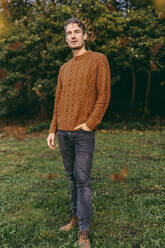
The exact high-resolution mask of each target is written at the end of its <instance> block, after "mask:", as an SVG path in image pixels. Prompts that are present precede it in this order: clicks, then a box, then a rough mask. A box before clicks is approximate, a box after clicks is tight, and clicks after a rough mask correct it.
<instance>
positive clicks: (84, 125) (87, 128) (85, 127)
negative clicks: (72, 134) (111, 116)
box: [74, 123, 92, 132]
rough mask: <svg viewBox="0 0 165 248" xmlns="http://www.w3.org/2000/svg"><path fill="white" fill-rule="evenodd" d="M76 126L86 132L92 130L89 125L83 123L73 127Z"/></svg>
mask: <svg viewBox="0 0 165 248" xmlns="http://www.w3.org/2000/svg"><path fill="white" fill-rule="evenodd" d="M78 128H81V129H83V130H85V131H88V132H91V131H92V130H91V129H90V128H89V127H87V125H86V124H85V123H82V124H80V125H79V126H77V127H75V128H74V129H78Z"/></svg>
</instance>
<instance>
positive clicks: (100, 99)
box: [86, 55, 111, 130]
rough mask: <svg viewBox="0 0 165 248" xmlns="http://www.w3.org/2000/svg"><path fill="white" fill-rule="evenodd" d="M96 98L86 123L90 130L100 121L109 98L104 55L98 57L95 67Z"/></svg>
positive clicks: (109, 83) (109, 72)
mask: <svg viewBox="0 0 165 248" xmlns="http://www.w3.org/2000/svg"><path fill="white" fill-rule="evenodd" d="M96 87H97V99H96V103H95V105H94V108H93V111H92V113H91V115H90V116H89V118H88V120H87V122H86V125H87V127H89V128H90V129H91V130H93V129H94V128H96V127H97V125H98V124H99V123H100V122H101V120H102V118H103V116H104V114H105V112H106V109H107V107H108V105H109V102H110V98H111V71H110V66H109V63H108V60H107V58H106V56H105V55H102V56H101V58H99V64H98V67H97V81H96Z"/></svg>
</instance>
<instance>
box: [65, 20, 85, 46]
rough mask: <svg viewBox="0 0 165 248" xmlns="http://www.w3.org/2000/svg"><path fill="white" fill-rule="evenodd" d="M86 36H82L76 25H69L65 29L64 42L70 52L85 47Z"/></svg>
mask: <svg viewBox="0 0 165 248" xmlns="http://www.w3.org/2000/svg"><path fill="white" fill-rule="evenodd" d="M86 39H87V34H86V33H85V34H83V32H82V30H81V28H80V27H79V26H78V24H77V23H71V24H68V25H67V28H66V42H67V43H68V46H69V47H70V48H71V49H72V50H78V49H80V48H82V47H84V46H85V40H86Z"/></svg>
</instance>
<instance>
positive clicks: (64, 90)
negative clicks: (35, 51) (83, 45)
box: [49, 50, 111, 134]
mask: <svg viewBox="0 0 165 248" xmlns="http://www.w3.org/2000/svg"><path fill="white" fill-rule="evenodd" d="M110 75H111V73H110V67H109V63H108V60H107V58H106V56H105V55H103V54H102V53H99V52H93V51H91V50H87V51H86V52H85V53H83V54H82V55H79V56H75V57H73V58H72V59H70V60H69V61H68V62H66V63H65V64H64V65H62V66H61V68H60V71H59V74H58V82H57V88H56V94H55V102H54V112H53V118H52V122H51V125H50V129H49V133H55V134H56V132H57V130H58V129H60V130H70V131H75V132H76V131H78V130H80V129H81V128H80V129H74V128H75V127H76V126H78V125H80V124H82V123H84V122H85V123H86V125H87V127H89V128H90V129H91V130H96V129H97V125H98V124H99V123H100V122H101V120H102V118H103V116H104V114H105V111H106V109H107V107H108V105H109V102H110V97H111V77H110Z"/></svg>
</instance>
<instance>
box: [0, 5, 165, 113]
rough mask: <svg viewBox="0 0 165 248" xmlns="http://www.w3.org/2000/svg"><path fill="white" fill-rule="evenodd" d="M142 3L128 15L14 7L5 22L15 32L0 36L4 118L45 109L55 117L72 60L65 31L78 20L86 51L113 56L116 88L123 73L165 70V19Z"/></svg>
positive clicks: (100, 9)
mask: <svg viewBox="0 0 165 248" xmlns="http://www.w3.org/2000/svg"><path fill="white" fill-rule="evenodd" d="M138 2H139V1H136V3H135V1H132V5H129V4H127V7H128V6H130V8H129V9H127V10H126V11H125V14H123V10H122V9H121V7H120V6H119V5H120V4H119V2H118V4H117V1H112V2H109V1H99V0H97V1H93V0H89V1H85V0H82V1H56V3H53V1H48V2H47V1H36V2H34V1H10V2H9V3H8V10H9V13H10V16H8V17H5V14H4V18H6V19H8V23H12V30H10V32H9V33H3V34H1V35H0V70H1V72H3V73H1V72H0V97H1V102H0V116H11V115H13V116H18V115H22V114H23V113H26V114H27V115H32V114H35V113H37V112H38V111H39V109H40V111H41V112H42V116H43V117H44V116H46V114H45V113H47V114H48V115H49V116H50V113H51V111H52V108H53V99H54V92H55V88H56V84H57V75H58V71H59V68H60V66H61V65H62V64H63V63H65V62H66V61H68V60H69V59H70V58H71V57H72V53H71V51H70V49H69V48H68V47H67V45H66V43H65V40H64V39H65V34H64V28H63V27H64V24H65V21H66V20H67V19H68V18H70V17H73V16H77V17H79V18H80V19H81V20H82V21H83V22H84V23H85V25H86V26H87V32H88V40H87V42H86V43H87V44H86V47H87V48H88V49H91V50H94V51H100V52H102V53H104V54H105V55H107V57H108V59H109V61H110V65H111V72H112V83H116V82H118V81H119V80H118V79H119V76H120V71H121V70H123V69H127V68H132V67H133V68H134V69H135V70H146V71H148V70H164V62H163V61H164V56H165V45H164V43H165V42H164V35H163V34H164V19H161V18H159V17H158V15H157V13H156V12H155V11H154V9H153V7H152V6H151V5H148V4H147V6H146V5H145V6H143V5H142V6H141V7H138V8H135V7H136V6H140V5H138ZM19 4H20V5H19ZM20 6H21V7H20ZM132 6H134V8H133V7H132ZM18 11H21V12H18ZM8 26H9V24H6V28H7V27H8ZM4 71H5V73H6V77H1V74H3V75H4ZM162 87H164V86H162ZM13 103H14V104H13Z"/></svg>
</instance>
